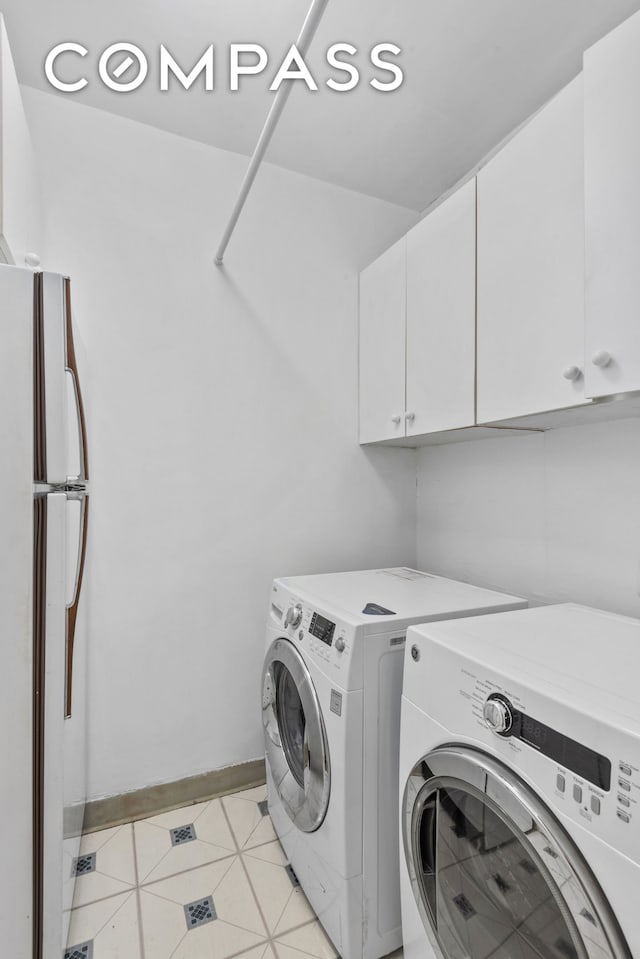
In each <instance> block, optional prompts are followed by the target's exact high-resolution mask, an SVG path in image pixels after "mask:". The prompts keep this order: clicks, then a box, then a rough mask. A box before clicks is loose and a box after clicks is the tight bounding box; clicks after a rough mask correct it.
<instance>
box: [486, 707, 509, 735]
mask: <svg viewBox="0 0 640 959" xmlns="http://www.w3.org/2000/svg"><path fill="white" fill-rule="evenodd" d="M482 715H483V717H484V721H485V723H486V725H487V726H488V727H489V729H491V730H492V731H493V732H494V733H506V732H508V731H509V730H510V729H511V726H512V725H513V716H512V715H511V710H510V708H509V704H508V703H506V702H504V700H502V699H488V700H487V701H486V703H485V704H484V708H483V710H482Z"/></svg>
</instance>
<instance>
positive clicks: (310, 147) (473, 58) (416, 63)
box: [0, 0, 640, 211]
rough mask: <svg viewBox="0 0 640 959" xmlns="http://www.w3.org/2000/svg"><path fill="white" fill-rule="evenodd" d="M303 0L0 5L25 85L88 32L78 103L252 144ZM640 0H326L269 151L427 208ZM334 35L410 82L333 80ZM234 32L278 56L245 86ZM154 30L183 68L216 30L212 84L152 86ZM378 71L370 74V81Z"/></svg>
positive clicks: (36, 0)
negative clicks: (125, 53)
mask: <svg viewBox="0 0 640 959" xmlns="http://www.w3.org/2000/svg"><path fill="white" fill-rule="evenodd" d="M309 2H310V0H269V2H265V0H226V2H224V0H109V2H108V3H100V2H98V0H0V7H1V9H2V12H3V13H4V15H5V18H6V21H7V28H8V31H9V36H10V40H11V44H12V48H13V52H14V58H15V60H16V66H17V70H18V75H19V78H20V80H21V81H22V82H23V83H27V84H30V85H31V86H35V87H39V88H41V89H44V90H48V91H49V92H52V89H51V87H50V86H49V84H48V83H47V81H46V79H45V77H44V70H43V62H44V58H45V56H46V54H47V52H48V51H49V50H50V49H51V47H53V46H54V45H55V44H57V43H60V42H62V41H67V40H74V41H76V42H81V43H83V44H84V45H85V46H86V47H88V48H89V50H90V57H87V58H86V59H87V60H89V59H91V60H92V63H91V64H90V65H89V69H88V76H89V78H90V80H91V82H90V84H89V86H88V87H87V88H86V89H85V90H83V91H81V92H80V93H77V94H73V97H74V98H75V100H76V101H77V102H78V103H84V104H89V105H91V106H95V107H100V108H102V109H105V110H109V111H111V112H113V113H118V114H121V115H123V116H127V117H130V118H132V119H135V120H139V121H142V122H144V123H148V124H151V125H153V126H157V127H161V128H162V129H165V130H170V131H173V132H174V133H179V134H182V135H183V136H187V137H191V138H193V139H195V140H200V141H203V142H205V143H210V144H212V145H214V146H218V147H222V148H224V149H228V150H234V151H237V152H240V153H246V154H249V153H251V151H252V150H253V146H254V144H255V140H256V137H257V135H258V133H259V131H260V129H261V127H262V124H263V122H264V119H265V117H266V114H267V111H268V108H269V105H270V102H271V98H272V97H273V94H271V93H269V92H268V85H269V82H270V79H271V78H272V77H273V74H274V73H275V70H276V69H277V66H278V65H279V62H280V59H281V58H282V56H283V55H284V53H285V52H286V50H287V48H288V46H289V44H290V43H291V42H292V41H293V40H295V38H296V36H297V34H298V32H299V29H300V26H301V24H302V22H303V20H304V17H305V15H306V12H307V9H308V6H309ZM638 9H640V0H395V2H394V0H329V4H328V7H327V11H326V13H325V16H324V19H323V21H322V23H321V26H320V29H319V31H318V34H317V36H316V38H315V40H314V43H313V47H312V52H311V54H310V56H309V62H310V64H311V65H312V68H313V69H314V72H315V73H316V76H317V79H318V82H319V86H320V90H319V91H318V92H317V93H310V92H308V91H307V90H306V88H304V89H301V87H302V84H300V83H299V84H297V85H296V86H297V88H296V89H294V91H293V93H292V96H291V98H290V100H289V103H288V105H287V108H286V110H285V113H284V116H283V118H282V120H281V123H280V126H279V128H278V130H277V132H276V135H275V137H274V140H273V141H272V145H271V147H270V150H269V154H268V159H269V160H270V161H271V162H273V163H277V164H280V165H281V166H284V167H288V168H289V169H292V170H297V171H299V172H301V173H305V174H308V175H310V176H314V177H318V178H320V179H323V180H327V181H330V182H332V183H335V184H339V185H341V186H344V187H347V188H349V189H352V190H358V191H361V192H363V193H368V194H371V195H373V196H377V197H380V198H383V199H386V200H390V201H392V202H394V203H398V204H401V205H403V206H406V207H410V208H413V209H415V210H418V211H421V210H423V209H424V208H425V207H427V206H428V205H429V204H430V203H431V202H432V201H433V200H434V199H435V198H436V197H438V196H439V195H440V194H441V193H443V192H444V191H445V190H447V189H448V188H449V187H450V186H452V185H453V184H454V183H455V182H456V181H457V180H458V179H460V177H461V176H463V175H464V174H465V173H466V172H467V171H468V170H470V169H471V168H472V167H474V166H475V165H476V164H477V163H478V162H479V161H480V159H481V158H482V157H483V156H484V155H485V154H486V153H487V152H489V151H490V150H491V148H492V147H493V146H495V145H496V144H497V143H498V142H499V141H500V140H502V139H503V138H504V137H505V136H506V135H507V134H508V133H509V131H510V130H512V129H513V128H514V127H515V126H517V125H518V124H519V123H520V122H521V121H522V120H524V119H525V118H526V117H527V116H529V115H530V114H531V113H533V112H534V111H535V110H536V109H538V107H540V106H541V105H542V104H543V103H544V102H545V101H546V100H547V99H548V98H549V97H550V96H552V95H553V94H554V93H555V92H556V91H557V90H559V89H560V88H561V87H562V86H563V85H564V84H565V83H567V82H568V81H569V80H570V79H571V78H572V77H573V76H575V75H576V73H577V72H578V71H579V69H580V65H581V57H582V52H583V50H584V49H586V48H587V47H588V46H590V44H591V43H593V42H594V41H595V40H597V39H598V38H599V37H601V36H602V35H604V34H605V33H606V32H608V30H610V29H612V28H613V27H614V26H616V25H617V24H618V23H619V22H621V21H622V20H623V19H625V18H626V17H627V16H629V15H631V14H632V13H634V12H635V11H636V10H638ZM121 40H127V41H129V42H132V43H136V44H138V45H139V46H140V47H141V48H142V49H143V50H144V51H145V52H146V53H147V55H148V56H149V58H150V62H151V70H150V75H149V78H148V79H147V81H146V83H145V85H144V86H143V87H141V88H140V89H138V90H137V91H135V92H132V93H128V94H121V93H120V94H119V93H114V92H111V91H110V90H108V89H106V88H105V87H104V86H103V85H102V84H101V83H99V81H98V80H97V79H96V63H97V60H98V56H99V54H100V53H102V51H103V50H104V49H105V47H106V46H108V45H109V44H110V43H113V42H115V41H121ZM338 41H345V42H351V43H353V44H354V45H355V46H357V47H358V48H359V50H361V51H363V55H362V56H360V57H359V58H358V62H359V63H360V64H361V65H362V67H363V68H364V67H365V66H366V64H367V57H368V50H369V49H370V48H371V47H372V46H373V45H374V44H375V43H378V42H382V41H389V42H395V43H397V44H398V45H399V46H400V47H401V48H402V50H403V54H402V57H401V58H400V62H401V64H402V66H403V68H404V71H405V77H406V79H405V82H404V84H403V86H402V87H401V88H400V89H399V90H398V91H396V92H395V93H392V94H382V93H378V92H375V91H374V90H372V89H371V88H370V87H369V85H368V83H367V82H362V83H361V84H360V86H359V87H358V89H357V90H354V91H352V92H350V93H346V94H345V93H343V94H339V93H335V92H332V91H330V90H328V89H327V88H326V87H324V80H325V79H327V77H328V76H329V72H328V69H327V68H326V66H324V67H322V66H321V64H323V62H324V60H323V54H324V51H325V50H326V48H327V47H328V46H329V45H330V44H331V43H334V42H338ZM231 42H255V43H260V44H262V45H263V46H264V47H265V48H266V49H267V50H268V52H269V54H270V56H271V58H272V64H273V67H272V68H271V66H270V68H269V71H268V73H265V74H264V75H263V76H261V77H251V78H247V79H246V80H245V81H244V84H243V87H242V88H241V90H240V92H239V93H230V92H229V90H228V82H227V79H226V75H225V70H226V65H225V64H226V53H227V49H228V45H229V43H231ZM161 43H164V44H165V45H167V46H168V47H169V49H170V50H171V52H172V53H173V55H174V56H175V57H176V58H177V59H178V61H179V62H180V63H181V65H182V66H183V68H184V69H190V67H191V66H192V65H193V64H194V63H195V62H196V60H197V59H198V58H199V56H200V54H201V53H202V52H203V50H204V48H205V47H206V46H207V45H208V44H209V43H213V44H214V45H215V48H216V52H217V57H218V60H217V76H216V85H217V89H216V90H215V92H212V93H211V92H210V93H205V92H204V91H202V90H200V89H198V90H196V88H195V87H194V88H192V89H191V90H190V91H188V92H186V91H184V90H181V89H179V88H177V89H176V88H174V89H172V90H171V91H169V92H168V93H161V92H159V83H158V77H157V59H158V53H157V51H158V47H159V45H160V44H161ZM78 62H79V61H78V60H76V62H75V63H74V64H73V66H74V67H76V68H77V64H78ZM370 75H371V74H370V72H369V70H364V71H363V79H364V80H365V81H366V80H368V79H369V78H370ZM123 79H126V77H123ZM174 86H175V85H174ZM323 87H324V88H323ZM60 95H63V94H60ZM67 96H69V95H68V94H67Z"/></svg>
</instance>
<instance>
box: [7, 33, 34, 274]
mask: <svg viewBox="0 0 640 959" xmlns="http://www.w3.org/2000/svg"><path fill="white" fill-rule="evenodd" d="M40 240H41V237H40V196H39V183H38V176H37V172H36V162H35V156H34V152H33V145H32V143H31V136H30V134H29V128H28V126H27V119H26V117H25V113H24V108H23V105H22V96H21V93H20V87H19V86H18V80H17V77H16V72H15V68H14V66H13V60H12V58H11V50H10V49H9V40H8V38H7V32H6V29H5V25H4V20H3V19H2V17H1V16H0V260H5V261H6V262H7V263H16V264H17V265H18V266H24V262H25V255H26V254H27V253H29V252H34V253H36V254H40Z"/></svg>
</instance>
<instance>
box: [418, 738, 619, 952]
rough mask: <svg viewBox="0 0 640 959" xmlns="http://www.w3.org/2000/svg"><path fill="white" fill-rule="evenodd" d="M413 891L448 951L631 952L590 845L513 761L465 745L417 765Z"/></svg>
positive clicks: (438, 944) (435, 941) (436, 941)
mask: <svg viewBox="0 0 640 959" xmlns="http://www.w3.org/2000/svg"><path fill="white" fill-rule="evenodd" d="M401 815H402V830H403V839H404V851H405V857H406V861H407V867H408V870H409V877H410V880H411V886H412V889H413V894H414V896H415V900H416V903H417V906H418V910H419V912H420V916H421V918H422V921H423V923H424V927H425V931H426V933H427V935H428V937H429V939H430V941H431V944H432V945H433V947H434V949H435V952H436V955H440V956H442V957H443V959H489V957H491V959H631V954H630V952H629V949H628V947H627V945H626V942H625V940H624V937H623V935H622V932H621V930H620V928H619V926H618V923H617V921H616V919H615V916H614V915H613V912H612V910H611V907H610V906H609V904H608V902H607V900H606V899H605V897H604V894H603V893H602V890H601V889H600V887H599V885H598V883H597V881H596V879H595V877H594V875H593V873H592V872H591V870H590V868H589V866H588V865H587V863H586V862H585V860H584V858H583V856H582V854H581V853H580V852H579V850H578V849H577V847H576V846H575V845H574V843H573V842H572V840H571V839H570V838H569V836H568V835H567V833H566V832H565V831H564V829H563V828H562V826H561V825H560V823H559V822H558V821H557V820H556V819H555V817H554V816H553V814H552V813H551V812H550V811H549V810H548V809H547V808H546V806H545V805H544V804H543V803H542V802H541V801H540V800H539V799H538V798H537V796H535V794H534V793H533V792H532V791H531V790H530V789H529V788H528V787H527V786H526V784H525V783H523V782H522V780H520V779H519V778H518V777H517V776H515V775H514V774H513V773H512V772H511V771H510V770H509V769H507V767H506V766H503V765H502V764H501V763H499V762H497V761H496V760H494V759H493V758H492V757H490V756H488V755H485V754H484V753H481V752H479V751H476V750H473V749H471V748H465V747H462V746H449V747H443V748H441V749H436V750H434V751H433V752H432V753H430V754H428V755H427V756H425V757H424V758H423V759H422V760H421V761H420V762H419V763H418V764H417V765H416V766H415V767H414V769H413V770H412V772H411V775H410V777H409V779H408V781H407V784H406V787H405V791H404V797H403V805H402V813H401Z"/></svg>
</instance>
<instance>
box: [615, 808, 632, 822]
mask: <svg viewBox="0 0 640 959" xmlns="http://www.w3.org/2000/svg"><path fill="white" fill-rule="evenodd" d="M617 813H618V819H622V821H623V822H629V820H630V819H631V817H630V816H629V813H627V812H625V811H624V809H618V810H617Z"/></svg>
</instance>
